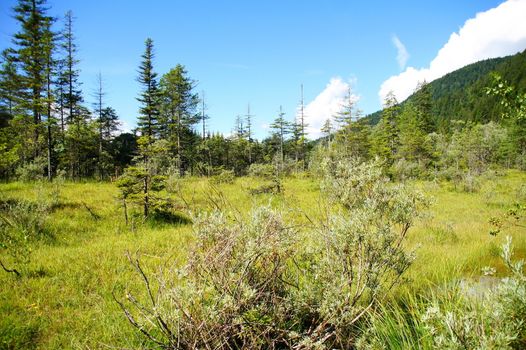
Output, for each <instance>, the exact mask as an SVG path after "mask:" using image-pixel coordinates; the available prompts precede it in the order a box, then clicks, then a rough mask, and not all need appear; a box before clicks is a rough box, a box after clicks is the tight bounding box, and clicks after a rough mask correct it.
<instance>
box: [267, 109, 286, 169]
mask: <svg viewBox="0 0 526 350" xmlns="http://www.w3.org/2000/svg"><path fill="white" fill-rule="evenodd" d="M270 128H271V129H273V130H275V131H274V135H276V136H277V137H278V139H279V154H280V162H281V166H282V167H283V162H284V161H285V154H284V147H283V145H284V143H285V137H286V135H287V134H289V133H290V123H289V122H287V121H286V120H285V113H284V112H283V108H282V107H281V106H279V114H278V117H277V118H276V119H274V122H273V123H272V124H270Z"/></svg>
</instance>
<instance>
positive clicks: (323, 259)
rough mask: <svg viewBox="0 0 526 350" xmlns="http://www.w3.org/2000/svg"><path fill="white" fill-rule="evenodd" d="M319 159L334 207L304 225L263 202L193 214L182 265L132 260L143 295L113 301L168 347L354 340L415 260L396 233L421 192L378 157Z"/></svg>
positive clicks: (339, 344) (401, 232)
mask: <svg viewBox="0 0 526 350" xmlns="http://www.w3.org/2000/svg"><path fill="white" fill-rule="evenodd" d="M327 165H328V164H327ZM325 169H326V170H327V171H326V175H325V178H324V186H323V188H324V189H325V191H326V193H327V195H328V196H329V198H332V199H335V201H334V205H335V206H336V209H334V212H333V213H331V214H329V217H328V218H327V220H326V221H323V222H320V223H319V224H318V225H316V227H314V228H310V229H306V232H299V231H298V229H297V228H298V227H299V225H297V224H295V223H290V222H287V221H286V220H284V219H283V217H282V215H281V214H280V213H279V212H277V211H275V210H271V209H269V208H266V207H263V208H258V209H256V210H254V211H253V212H252V214H251V216H250V217H248V218H245V219H243V218H239V217H237V218H234V220H231V219H229V218H228V216H227V214H225V213H221V212H217V211H216V212H213V213H212V214H202V215H200V216H198V217H197V218H196V219H195V220H194V222H195V223H194V233H195V235H196V240H195V243H194V245H193V247H192V249H191V251H190V254H189V258H188V262H187V263H186V264H185V265H183V266H182V267H179V266H175V267H174V268H172V269H169V271H168V272H165V273H161V274H159V275H158V276H157V278H155V279H153V280H151V278H149V277H148V276H147V274H146V273H145V272H144V270H143V269H142V267H141V265H140V262H139V260H138V259H135V260H134V259H131V261H132V263H133V265H134V266H135V268H136V269H137V270H138V271H139V273H140V275H141V276H142V278H143V281H144V282H145V286H146V294H147V295H148V298H147V299H146V300H147V301H146V302H144V301H140V300H142V299H141V298H137V297H135V296H134V295H132V294H130V293H128V298H127V299H128V302H127V303H126V304H125V303H123V302H121V301H118V302H119V304H120V305H121V307H122V308H123V309H124V311H125V314H126V315H127V317H128V320H129V321H130V322H131V324H132V325H133V326H135V327H136V328H137V329H138V330H139V331H140V332H142V334H144V335H145V336H146V337H147V338H148V339H149V340H150V341H151V342H152V343H153V344H155V345H156V346H160V347H163V348H173V349H175V348H178V349H181V348H182V349H194V348H215V349H232V348H235V349H240V348H250V349H268V348H297V349H308V348H318V349H333V348H345V349H347V348H350V347H351V346H352V345H353V343H354V339H355V338H356V333H355V332H356V323H357V322H358V321H359V320H360V319H361V318H362V317H363V315H364V314H365V313H366V312H367V310H369V309H370V308H371V307H372V306H373V305H375V304H376V303H377V302H378V300H379V299H381V297H382V296H383V295H385V294H386V293H387V292H388V291H389V290H390V289H391V288H392V287H393V286H394V285H395V284H397V283H399V282H400V276H401V275H402V274H403V273H404V271H405V270H406V269H407V268H408V266H409V265H410V263H411V261H412V260H413V255H412V254H411V253H407V252H405V250H404V249H403V248H402V241H403V240H404V238H405V235H406V233H407V230H408V229H409V227H410V226H411V224H412V221H413V219H414V218H415V217H416V216H417V215H418V210H419V209H420V207H421V205H422V204H423V203H424V201H423V200H422V198H421V196H419V195H414V194H412V193H411V192H409V191H408V190H407V189H406V188H404V187H402V186H391V185H390V184H389V183H388V180H387V179H386V178H385V177H384V176H383V175H382V174H381V170H380V168H379V166H378V164H377V163H358V162H353V161H352V162H344V161H339V162H338V163H337V164H334V166H332V165H331V166H327V167H326V168H325ZM327 209H329V208H327ZM302 235H306V237H309V238H310V239H312V240H314V242H316V245H315V246H314V247H310V245H309V244H307V243H304V240H301V239H300V238H301V237H303V236H302Z"/></svg>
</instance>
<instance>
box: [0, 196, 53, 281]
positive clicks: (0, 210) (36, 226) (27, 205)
mask: <svg viewBox="0 0 526 350" xmlns="http://www.w3.org/2000/svg"><path fill="white" fill-rule="evenodd" d="M48 212H49V207H48V205H47V204H46V203H45V202H42V201H40V202H36V203H32V202H27V201H19V200H7V201H2V202H1V203H0V253H1V256H2V257H7V258H8V259H9V260H10V261H12V263H13V264H14V265H19V264H26V263H28V262H29V258H30V253H31V248H30V243H31V242H33V241H37V240H40V239H43V238H45V237H46V234H47V231H46V222H47V218H48ZM2 260H3V259H1V260H0V263H1V264H2V267H3V268H4V270H6V271H8V270H11V271H8V272H15V273H16V274H17V275H19V274H20V273H19V272H18V270H16V269H8V268H6V266H5V265H4V264H3V262H2Z"/></svg>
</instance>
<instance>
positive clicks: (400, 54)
mask: <svg viewBox="0 0 526 350" xmlns="http://www.w3.org/2000/svg"><path fill="white" fill-rule="evenodd" d="M392 40H393V44H394V46H395V47H396V50H397V54H396V60H397V61H398V66H400V69H404V68H405V65H406V63H407V60H408V59H409V52H407V49H406V48H405V45H404V44H402V42H401V41H400V39H399V38H398V36H396V35H393V38H392Z"/></svg>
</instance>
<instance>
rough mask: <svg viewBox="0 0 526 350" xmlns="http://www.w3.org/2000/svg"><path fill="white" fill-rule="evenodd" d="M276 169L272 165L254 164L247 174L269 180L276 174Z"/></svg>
mask: <svg viewBox="0 0 526 350" xmlns="http://www.w3.org/2000/svg"><path fill="white" fill-rule="evenodd" d="M276 171H277V169H276V168H275V167H274V166H273V165H272V164H259V163H254V164H251V165H250V168H249V169H248V174H249V175H250V176H254V177H260V178H263V179H271V178H272V177H273V176H274V175H275V174H276Z"/></svg>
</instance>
